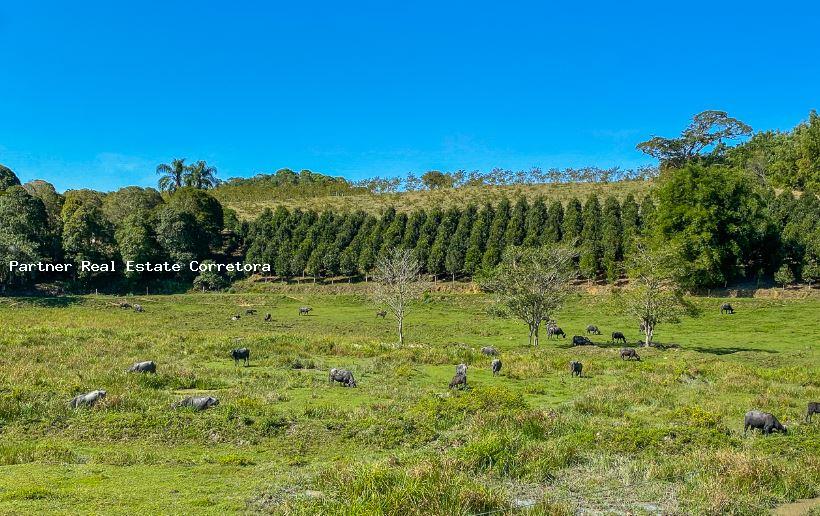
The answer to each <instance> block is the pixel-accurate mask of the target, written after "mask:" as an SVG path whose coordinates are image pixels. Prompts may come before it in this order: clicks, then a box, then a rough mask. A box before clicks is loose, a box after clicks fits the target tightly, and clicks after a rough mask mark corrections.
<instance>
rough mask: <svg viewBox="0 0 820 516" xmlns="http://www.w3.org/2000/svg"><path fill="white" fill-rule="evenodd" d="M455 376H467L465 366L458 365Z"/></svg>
mask: <svg viewBox="0 0 820 516" xmlns="http://www.w3.org/2000/svg"><path fill="white" fill-rule="evenodd" d="M456 374H467V364H458V365H457V366H456Z"/></svg>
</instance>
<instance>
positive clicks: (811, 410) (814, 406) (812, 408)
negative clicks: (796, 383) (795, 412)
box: [806, 401, 820, 423]
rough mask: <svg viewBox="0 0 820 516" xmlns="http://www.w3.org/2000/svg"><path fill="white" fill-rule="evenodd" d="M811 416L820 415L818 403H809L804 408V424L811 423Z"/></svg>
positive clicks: (819, 404) (819, 403)
mask: <svg viewBox="0 0 820 516" xmlns="http://www.w3.org/2000/svg"><path fill="white" fill-rule="evenodd" d="M812 414H820V402H817V401H810V402H809V406H808V408H806V423H811V416H812Z"/></svg>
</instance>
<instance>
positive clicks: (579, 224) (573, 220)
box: [550, 197, 584, 246]
mask: <svg viewBox="0 0 820 516" xmlns="http://www.w3.org/2000/svg"><path fill="white" fill-rule="evenodd" d="M582 210H583V208H582V206H581V201H579V200H578V199H576V198H574V197H573V198H572V199H570V200H569V202H568V203H567V207H566V210H565V211H564V223H563V225H562V226H561V242H563V243H564V244H566V245H570V246H575V245H578V244H579V243H580V242H581V231H582V230H583V228H584V219H583V215H582ZM550 211H552V210H550Z"/></svg>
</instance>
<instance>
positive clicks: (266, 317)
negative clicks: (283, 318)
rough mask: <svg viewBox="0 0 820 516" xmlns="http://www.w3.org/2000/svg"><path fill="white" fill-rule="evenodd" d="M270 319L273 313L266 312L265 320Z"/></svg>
mask: <svg viewBox="0 0 820 516" xmlns="http://www.w3.org/2000/svg"><path fill="white" fill-rule="evenodd" d="M270 320H271V315H270V314H265V322H268V321H270Z"/></svg>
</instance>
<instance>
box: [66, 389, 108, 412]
mask: <svg viewBox="0 0 820 516" xmlns="http://www.w3.org/2000/svg"><path fill="white" fill-rule="evenodd" d="M105 394H106V392H105V391H103V390H98V391H91V392H88V393H86V394H78V395H77V396H74V397H73V398H71V401H69V402H68V405H69V406H70V407H71V408H80V407H91V406H93V405H95V404H96V403H97V402H98V401H100V400H102V399H103V398H105Z"/></svg>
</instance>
